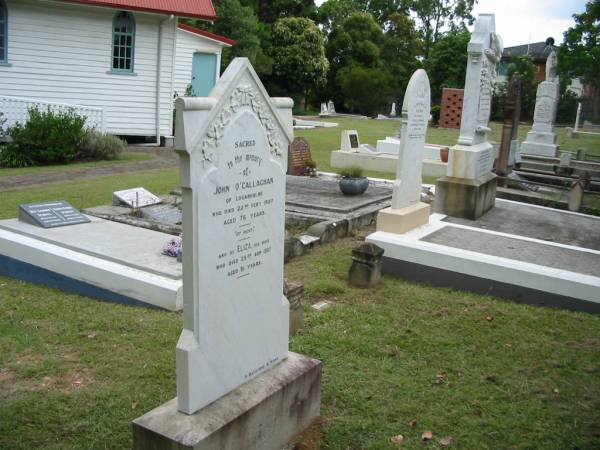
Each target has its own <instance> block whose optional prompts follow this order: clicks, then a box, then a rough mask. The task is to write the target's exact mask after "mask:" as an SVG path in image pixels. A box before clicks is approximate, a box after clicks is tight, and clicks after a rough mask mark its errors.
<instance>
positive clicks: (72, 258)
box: [0, 217, 183, 311]
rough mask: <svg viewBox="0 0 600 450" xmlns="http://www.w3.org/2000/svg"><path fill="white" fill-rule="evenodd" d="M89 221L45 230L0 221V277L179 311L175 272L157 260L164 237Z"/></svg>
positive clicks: (170, 265)
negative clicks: (1, 275)
mask: <svg viewBox="0 0 600 450" xmlns="http://www.w3.org/2000/svg"><path fill="white" fill-rule="evenodd" d="M90 219H91V221H90V223H86V224H80V225H73V226H69V227H65V228H50V229H44V228H39V227H37V226H34V225H29V224H26V223H23V222H20V221H18V220H17V219H9V220H3V221H0V273H2V274H3V275H6V276H11V277H14V278H18V279H23V280H26V281H31V282H34V283H39V284H45V285H48V286H51V287H55V288H58V289H63V290H66V291H70V292H75V293H79V294H82V295H86V296H89V297H94V298H100V299H104V300H109V301H116V302H125V303H132V304H144V305H151V306H156V307H159V308H164V309H168V310H171V311H175V310H177V309H181V307H182V302H183V301H182V292H181V266H180V265H179V264H178V263H177V262H176V261H174V258H169V257H167V256H164V255H162V254H161V249H162V247H163V245H164V243H165V242H166V241H167V240H168V239H169V237H170V236H169V235H167V234H164V233H159V232H155V231H150V230H145V229H142V228H137V227H132V226H128V225H123V224H120V223H116V222H111V221H107V220H102V219H98V218H94V217H91V218H90Z"/></svg>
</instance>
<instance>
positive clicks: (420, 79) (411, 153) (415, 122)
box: [392, 69, 431, 209]
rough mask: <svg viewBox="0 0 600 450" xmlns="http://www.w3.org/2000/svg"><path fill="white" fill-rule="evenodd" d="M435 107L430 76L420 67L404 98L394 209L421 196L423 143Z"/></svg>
mask: <svg viewBox="0 0 600 450" xmlns="http://www.w3.org/2000/svg"><path fill="white" fill-rule="evenodd" d="M430 109H431V93H430V88H429V78H428V77H427V72H425V71H424V70H423V69H419V70H417V71H416V72H415V73H414V74H413V75H412V77H411V78H410V81H409V82H408V86H407V88H406V93H405V94H404V101H403V102H402V140H401V141H400V152H399V154H398V163H397V164H398V165H397V168H396V181H395V182H394V191H393V194H392V209H400V208H404V207H406V206H410V205H412V204H415V203H419V202H420V200H421V182H422V181H421V173H422V160H423V146H424V145H425V135H426V133H427V123H428V121H429V112H430Z"/></svg>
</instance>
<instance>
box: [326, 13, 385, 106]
mask: <svg viewBox="0 0 600 450" xmlns="http://www.w3.org/2000/svg"><path fill="white" fill-rule="evenodd" d="M384 41H385V36H384V34H383V31H382V29H381V27H380V26H379V25H378V24H377V22H376V21H375V20H374V19H373V16H372V15H370V14H367V13H354V14H352V15H351V16H350V17H348V18H347V19H346V20H344V21H343V23H342V24H341V26H340V27H338V28H336V29H334V30H333V31H332V32H331V34H330V36H329V42H328V45H327V56H328V58H329V62H330V64H331V70H330V72H329V83H328V89H327V91H326V92H325V94H326V95H327V97H332V98H333V99H334V100H335V102H336V104H338V106H339V105H343V106H345V107H346V108H349V109H350V110H352V111H356V112H362V113H365V114H372V113H374V112H375V111H376V109H377V108H380V107H383V106H384V105H386V104H387V103H388V102H389V100H390V95H391V94H390V87H391V75H390V73H389V70H388V67H387V66H386V64H384V62H383V60H382V58H381V55H382V51H381V48H382V47H383V44H384Z"/></svg>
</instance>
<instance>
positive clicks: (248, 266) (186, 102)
mask: <svg viewBox="0 0 600 450" xmlns="http://www.w3.org/2000/svg"><path fill="white" fill-rule="evenodd" d="M289 107H290V108H291V102H290V105H289ZM177 112H178V114H183V120H178V121H177V124H178V126H182V127H183V129H178V130H177V137H178V142H177V144H176V145H177V147H176V148H178V149H185V151H184V152H180V153H181V163H180V166H181V185H182V191H183V230H184V234H183V248H184V251H183V295H184V328H183V332H182V333H181V336H180V338H179V342H178V344H177V399H178V408H179V410H180V411H182V412H185V413H187V414H191V413H193V412H195V411H197V410H199V409H200V408H202V407H204V406H206V405H208V404H209V403H211V402H213V401H215V400H216V399H218V398H220V397H221V396H223V395H224V394H226V393H228V392H230V391H231V390H233V389H235V388H237V387H238V386H240V385H241V384H243V383H245V382H247V381H248V380H250V379H252V378H254V377H255V376H257V375H258V374H260V373H261V372H264V371H265V370H267V369H269V368H270V367H272V366H274V365H275V364H277V363H280V362H281V361H282V360H284V359H285V358H286V357H287V354H288V318H289V316H288V314H289V304H288V301H287V300H286V299H285V297H284V296H283V242H284V231H285V229H284V228H285V223H284V222H285V172H286V168H287V162H286V158H287V148H288V145H289V144H290V142H292V138H293V136H292V132H291V129H290V127H289V124H287V122H286V121H285V120H284V119H282V116H281V113H280V112H279V111H277V109H276V107H275V106H274V105H273V102H272V101H271V99H270V98H269V96H268V94H267V93H266V91H265V89H264V87H263V86H262V84H261V82H260V80H259V78H258V76H257V75H256V73H255V72H254V69H253V68H252V66H251V65H250V63H249V62H248V60H247V59H245V58H238V59H236V60H234V62H232V63H231V65H230V66H229V67H228V69H227V71H226V72H225V73H224V74H223V76H222V77H221V78H220V79H219V81H218V82H217V84H216V86H215V87H214V89H213V90H212V91H211V93H210V96H209V97H205V98H200V97H197V98H183V99H178V105H177Z"/></svg>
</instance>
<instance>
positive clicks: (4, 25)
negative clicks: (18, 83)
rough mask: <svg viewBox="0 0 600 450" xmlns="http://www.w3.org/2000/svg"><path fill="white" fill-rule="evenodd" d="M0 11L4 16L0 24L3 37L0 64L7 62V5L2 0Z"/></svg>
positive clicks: (0, 1)
mask: <svg viewBox="0 0 600 450" xmlns="http://www.w3.org/2000/svg"><path fill="white" fill-rule="evenodd" d="M0 12H1V13H2V16H3V18H4V23H2V24H0V33H1V34H2V38H3V47H2V53H1V54H0V64H7V63H8V6H6V2H5V1H4V0H0Z"/></svg>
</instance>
